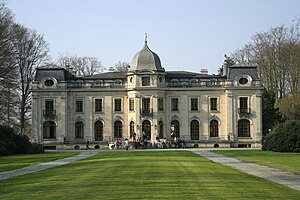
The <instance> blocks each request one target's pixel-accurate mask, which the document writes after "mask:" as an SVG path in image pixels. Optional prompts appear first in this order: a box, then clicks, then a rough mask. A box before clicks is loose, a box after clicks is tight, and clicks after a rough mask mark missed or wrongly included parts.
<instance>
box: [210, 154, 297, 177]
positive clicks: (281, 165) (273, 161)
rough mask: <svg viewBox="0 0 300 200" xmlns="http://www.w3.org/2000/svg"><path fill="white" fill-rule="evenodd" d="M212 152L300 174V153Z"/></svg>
mask: <svg viewBox="0 0 300 200" xmlns="http://www.w3.org/2000/svg"><path fill="white" fill-rule="evenodd" d="M213 152H214V153H220V154H223V155H226V156H230V157H234V158H237V159H239V160H244V161H249V162H254V163H258V164H262V165H267V166H270V167H274V168H278V169H282V170H287V171H290V172H294V173H296V174H300V153H281V152H272V151H260V150H216V151H213Z"/></svg>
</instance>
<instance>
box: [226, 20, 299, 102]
mask: <svg viewBox="0 0 300 200" xmlns="http://www.w3.org/2000/svg"><path fill="white" fill-rule="evenodd" d="M299 55H300V29H299V20H298V21H297V22H296V23H294V24H293V25H291V26H290V27H287V26H285V25H281V26H278V27H275V28H271V29H270V30H269V31H268V32H262V33H256V34H255V35H253V36H252V42H250V43H248V44H246V45H245V46H244V47H243V48H242V49H239V50H237V51H235V52H234V53H233V54H232V56H233V58H234V59H235V60H236V61H237V62H239V63H241V62H247V63H249V62H250V63H256V64H257V65H258V66H259V70H260V75H261V79H262V81H263V84H264V86H265V88H266V89H267V90H268V91H270V90H272V91H273V92H274V93H275V94H276V99H280V98H283V97H285V96H287V95H289V94H291V93H293V92H294V91H296V90H298V88H299V87H300V78H299V77H300V58H299V57H300V56H299Z"/></svg>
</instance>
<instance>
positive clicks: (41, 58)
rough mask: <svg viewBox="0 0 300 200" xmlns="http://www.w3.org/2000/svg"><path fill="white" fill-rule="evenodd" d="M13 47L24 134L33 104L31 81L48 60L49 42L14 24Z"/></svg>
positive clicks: (21, 123)
mask: <svg viewBox="0 0 300 200" xmlns="http://www.w3.org/2000/svg"><path fill="white" fill-rule="evenodd" d="M12 34H13V35H12V36H13V38H14V39H13V41H12V48H13V51H14V55H13V58H14V61H15V65H16V67H17V70H18V74H19V76H18V85H19V88H18V89H19V90H18V91H19V96H20V98H19V101H20V102H19V112H20V116H19V120H20V133H21V134H24V130H25V125H26V123H27V122H28V120H29V115H30V108H31V107H30V104H31V95H30V94H31V92H30V88H31V83H32V81H33V79H34V72H35V69H36V68H37V67H40V66H43V65H45V64H46V63H47V62H48V60H49V56H48V52H49V48H48V44H47V43H46V42H45V40H44V37H43V36H42V35H40V34H38V33H36V32H35V31H33V30H30V29H28V28H26V27H24V26H22V25H19V24H14V26H13V32H12Z"/></svg>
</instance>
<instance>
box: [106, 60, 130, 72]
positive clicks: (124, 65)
mask: <svg viewBox="0 0 300 200" xmlns="http://www.w3.org/2000/svg"><path fill="white" fill-rule="evenodd" d="M129 67H130V65H129V63H128V62H121V61H119V62H117V63H116V64H115V65H114V66H113V67H112V68H110V71H115V72H127V71H128V68H129Z"/></svg>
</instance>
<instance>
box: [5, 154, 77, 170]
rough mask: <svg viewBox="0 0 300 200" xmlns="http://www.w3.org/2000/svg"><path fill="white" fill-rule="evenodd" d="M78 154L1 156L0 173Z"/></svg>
mask: <svg viewBox="0 0 300 200" xmlns="http://www.w3.org/2000/svg"><path fill="white" fill-rule="evenodd" d="M77 154H79V153H41V154H25V155H10V156H0V172H3V171H9V170H13V169H18V168H22V167H27V166H30V165H36V164H40V163H43V162H49V161H52V160H57V159H61V158H65V157H69V156H74V155H77Z"/></svg>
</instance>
